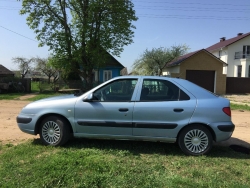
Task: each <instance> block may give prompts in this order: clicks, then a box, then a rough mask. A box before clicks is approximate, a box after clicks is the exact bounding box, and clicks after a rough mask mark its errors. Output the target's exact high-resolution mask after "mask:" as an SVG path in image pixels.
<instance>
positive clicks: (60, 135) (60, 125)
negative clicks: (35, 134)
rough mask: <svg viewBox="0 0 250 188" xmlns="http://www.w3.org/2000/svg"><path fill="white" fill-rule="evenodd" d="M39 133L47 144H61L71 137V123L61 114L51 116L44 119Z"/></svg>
mask: <svg viewBox="0 0 250 188" xmlns="http://www.w3.org/2000/svg"><path fill="white" fill-rule="evenodd" d="M39 134H40V138H41V140H42V142H43V143H44V144H45V145H53V146H61V145H63V144H65V143H66V142H67V141H68V140H69V138H70V129H69V124H68V123H67V122H66V121H65V120H64V119H63V118H61V117H59V116H49V117H46V118H45V119H43V120H42V122H41V126H40V130H39Z"/></svg>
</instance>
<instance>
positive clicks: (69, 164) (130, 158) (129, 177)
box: [0, 139, 250, 188]
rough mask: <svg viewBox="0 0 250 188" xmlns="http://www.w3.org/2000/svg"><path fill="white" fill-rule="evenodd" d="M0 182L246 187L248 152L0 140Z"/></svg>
mask: <svg viewBox="0 0 250 188" xmlns="http://www.w3.org/2000/svg"><path fill="white" fill-rule="evenodd" d="M0 177H1V178H0V187H88V188H89V187H129V188H130V187H192V188H193V187H250V155H247V154H242V153H236V152H234V151H233V150H231V149H229V148H226V147H219V146H215V147H214V148H213V149H212V151H211V153H210V154H209V155H208V156H200V157H189V156H185V155H184V154H183V153H182V152H181V150H180V149H179V148H178V146H177V145H176V144H166V143H156V142H136V141H112V140H94V139H93V140H88V139H74V140H71V141H70V142H69V143H68V144H67V145H66V146H64V147H48V146H43V145H41V143H40V140H39V139H36V140H32V141H28V142H26V143H23V144H20V145H17V146H13V145H11V144H7V145H3V144H2V145H1V144H0Z"/></svg>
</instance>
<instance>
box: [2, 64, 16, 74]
mask: <svg viewBox="0 0 250 188" xmlns="http://www.w3.org/2000/svg"><path fill="white" fill-rule="evenodd" d="M0 75H6V76H8V75H14V72H12V71H10V70H9V69H7V68H6V67H5V66H3V65H1V64H0Z"/></svg>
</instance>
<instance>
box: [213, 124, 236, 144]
mask: <svg viewBox="0 0 250 188" xmlns="http://www.w3.org/2000/svg"><path fill="white" fill-rule="evenodd" d="M209 126H210V127H211V128H212V129H213V131H214V133H215V142H221V141H225V140H228V139H229V138H230V137H231V136H232V134H233V131H234V128H235V125H234V124H233V123H232V122H231V121H227V122H216V123H211V124H209Z"/></svg>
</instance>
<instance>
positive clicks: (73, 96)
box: [34, 94, 77, 103]
mask: <svg viewBox="0 0 250 188" xmlns="http://www.w3.org/2000/svg"><path fill="white" fill-rule="evenodd" d="M71 98H75V99H76V98H77V96H75V95H74V94H71V95H61V96H56V97H49V98H45V99H41V100H38V101H35V102H34V103H37V102H45V101H57V100H64V99H71Z"/></svg>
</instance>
